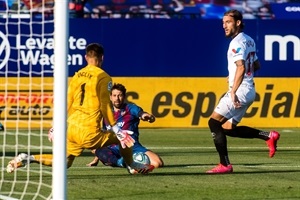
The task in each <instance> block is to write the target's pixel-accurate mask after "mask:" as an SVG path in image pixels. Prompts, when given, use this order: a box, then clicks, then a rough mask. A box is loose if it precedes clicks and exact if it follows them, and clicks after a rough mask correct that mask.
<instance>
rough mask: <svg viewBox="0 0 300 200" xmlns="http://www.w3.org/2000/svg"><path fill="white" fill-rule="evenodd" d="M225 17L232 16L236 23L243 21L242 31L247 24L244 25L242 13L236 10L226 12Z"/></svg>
mask: <svg viewBox="0 0 300 200" xmlns="http://www.w3.org/2000/svg"><path fill="white" fill-rule="evenodd" d="M224 16H230V17H233V19H234V20H235V21H238V20H240V21H241V25H240V28H241V30H243V29H244V27H245V24H244V22H243V15H242V13H241V12H240V11H238V10H235V9H233V10H228V11H226V12H225V13H224Z"/></svg>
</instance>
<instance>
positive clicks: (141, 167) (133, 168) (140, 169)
mask: <svg viewBox="0 0 300 200" xmlns="http://www.w3.org/2000/svg"><path fill="white" fill-rule="evenodd" d="M153 169H154V166H153V165H150V164H142V163H137V162H134V161H133V163H132V164H131V165H130V166H127V170H128V172H129V173H130V174H138V173H139V174H148V173H149V172H152V171H153Z"/></svg>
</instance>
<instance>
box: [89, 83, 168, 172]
mask: <svg viewBox="0 0 300 200" xmlns="http://www.w3.org/2000/svg"><path fill="white" fill-rule="evenodd" d="M125 99H126V88H125V86H124V85H122V84H119V83H118V84H114V85H113V86H112V89H111V93H110V101H111V102H112V105H113V113H114V117H115V119H116V121H117V124H118V126H120V128H122V129H127V130H130V131H132V132H133V134H132V137H133V138H134V140H135V143H134V145H133V153H144V154H146V155H147V156H148V157H149V160H150V163H151V165H153V166H154V167H155V168H158V167H162V166H163V161H162V159H161V158H160V156H158V155H157V154H156V153H154V152H153V151H150V150H149V149H147V148H146V147H144V146H143V145H142V144H141V143H140V142H139V128H138V126H139V123H140V120H142V121H148V122H149V123H153V122H154V121H155V117H154V116H153V115H151V114H149V113H147V112H144V111H143V109H142V108H141V107H139V106H137V105H135V104H133V103H125ZM103 122H104V126H103V128H106V129H108V130H109V129H111V126H110V125H109V123H108V121H107V120H104V121H103ZM92 152H93V153H95V154H96V156H95V158H94V160H93V161H92V162H90V163H89V164H87V166H97V165H98V163H99V160H100V161H101V162H102V163H103V164H104V165H108V166H112V167H125V164H124V159H123V157H122V155H121V154H120V147H119V145H117V144H114V145H110V146H107V147H102V148H100V149H96V150H93V151H92Z"/></svg>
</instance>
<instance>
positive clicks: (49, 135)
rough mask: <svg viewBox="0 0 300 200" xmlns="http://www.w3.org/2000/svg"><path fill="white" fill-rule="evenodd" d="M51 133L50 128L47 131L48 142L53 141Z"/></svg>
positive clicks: (51, 129)
mask: <svg viewBox="0 0 300 200" xmlns="http://www.w3.org/2000/svg"><path fill="white" fill-rule="evenodd" d="M53 132H54V130H53V128H50V129H49V131H48V140H49V141H50V142H52V141H53Z"/></svg>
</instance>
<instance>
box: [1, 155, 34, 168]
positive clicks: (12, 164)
mask: <svg viewBox="0 0 300 200" xmlns="http://www.w3.org/2000/svg"><path fill="white" fill-rule="evenodd" d="M32 161H34V158H33V156H28V155H27V154H26V153H20V154H19V155H18V156H16V157H15V158H14V159H12V160H11V161H9V163H8V165H7V167H6V171H7V172H8V173H12V172H14V171H15V170H16V169H17V168H20V167H26V165H27V164H28V163H30V162H32Z"/></svg>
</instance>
